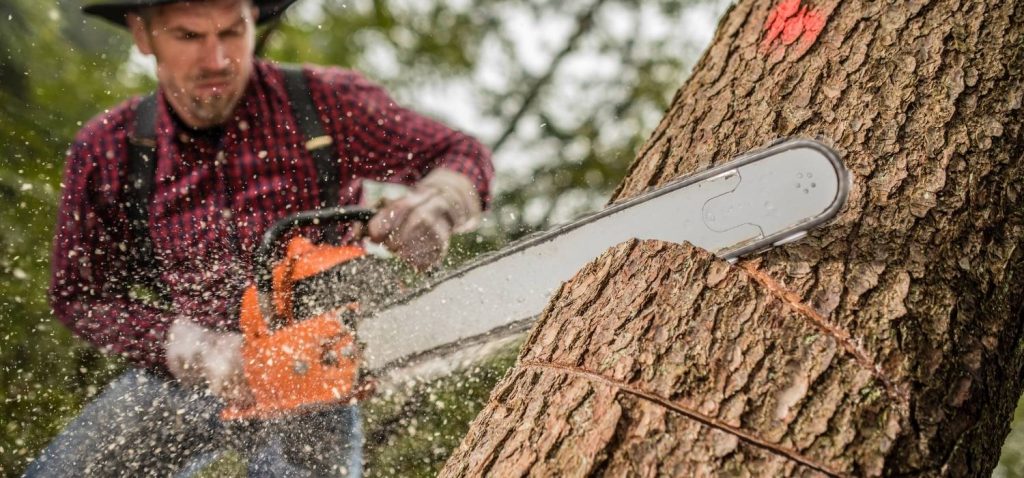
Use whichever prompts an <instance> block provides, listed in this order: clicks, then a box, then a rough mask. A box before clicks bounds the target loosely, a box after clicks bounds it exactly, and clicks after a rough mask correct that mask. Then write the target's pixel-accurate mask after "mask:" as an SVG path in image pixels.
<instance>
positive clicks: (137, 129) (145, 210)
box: [124, 94, 157, 273]
mask: <svg viewBox="0 0 1024 478" xmlns="http://www.w3.org/2000/svg"><path fill="white" fill-rule="evenodd" d="M156 106H157V104H156V94H150V95H147V96H146V97H144V98H143V99H142V101H141V102H139V104H138V106H136V107H135V125H134V128H133V129H132V131H131V132H130V134H129V135H128V172H127V174H126V175H125V185H124V192H125V196H124V197H125V202H126V204H125V206H126V208H127V213H128V225H129V227H130V229H131V234H132V236H133V237H132V244H131V247H132V248H134V250H133V251H132V255H134V256H136V257H137V258H138V260H139V262H138V264H139V266H140V267H141V268H142V269H143V270H144V272H147V273H155V272H156V271H155V266H156V257H155V255H154V253H153V241H152V238H150V236H149V203H150V201H151V199H152V195H153V183H154V182H155V176H156V116H157V114H156V113H157V111H156Z"/></svg>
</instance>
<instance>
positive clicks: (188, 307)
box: [50, 61, 493, 368]
mask: <svg viewBox="0 0 1024 478" xmlns="http://www.w3.org/2000/svg"><path fill="white" fill-rule="evenodd" d="M304 73H305V75H306V78H307V80H308V83H309V88H310V93H311V95H312V98H313V102H314V104H315V105H316V106H317V108H318V110H319V112H320V115H321V118H320V119H321V122H322V124H323V125H324V128H325V130H326V131H327V133H328V134H329V135H330V136H331V137H332V139H333V140H334V145H335V148H336V150H337V152H338V154H339V155H340V156H341V161H340V162H339V173H340V174H339V177H340V178H341V181H342V182H341V185H342V187H341V188H340V194H341V197H340V198H339V199H340V204H358V203H359V202H360V200H361V198H362V191H361V188H360V184H361V179H364V178H366V179H372V180H375V181H390V182H399V183H404V184H412V183H415V182H416V181H417V180H419V179H420V178H422V177H423V176H424V175H425V174H426V173H427V172H428V171H430V170H431V169H433V168H436V167H444V168H449V169H452V170H454V171H457V172H460V173H462V174H464V175H466V176H467V177H469V178H470V179H471V180H472V181H473V183H474V184H475V185H476V187H477V190H478V191H479V193H480V196H481V198H483V201H484V203H485V205H486V203H487V202H488V201H489V185H490V181H491V178H492V176H493V167H492V165H491V161H490V154H489V152H488V151H487V150H486V149H485V148H484V147H483V146H481V145H480V144H479V143H478V142H477V141H476V140H474V139H473V138H471V137H469V136H467V135H465V134H462V133H459V132H457V131H453V130H451V129H449V128H447V127H445V126H443V125H441V124H440V123H438V122H436V121H434V120H431V119H429V118H426V117H424V116H421V115H419V114H417V113H415V112H413V111H410V110H408V109H405V108H402V107H400V106H398V105H396V104H395V103H394V102H393V101H392V100H391V99H390V98H389V97H388V95H387V93H385V92H384V90H383V89H381V88H380V87H378V86H376V85H374V84H371V83H369V82H368V81H366V80H365V79H364V78H363V77H361V76H360V75H358V74H356V73H354V72H351V71H346V70H342V69H338V68H322V67H315V66H307V67H305V68H304ZM283 81H284V79H283V75H282V73H281V70H280V69H278V68H277V67H276V66H275V65H273V64H272V63H266V62H259V61H258V62H257V63H256V66H255V70H254V73H253V76H252V78H251V79H250V81H249V85H248V87H247V91H246V93H245V95H244V96H243V98H242V100H241V101H240V102H239V105H238V106H237V108H236V110H235V115H234V118H233V119H232V120H230V121H228V122H227V123H226V124H225V125H223V126H224V127H223V131H222V132H220V134H213V135H211V134H201V133H200V134H197V133H196V132H191V131H189V130H188V129H187V128H184V127H181V126H180V125H179V123H178V122H177V121H176V120H175V119H174V118H173V117H172V116H171V115H170V113H169V112H168V107H169V106H168V104H167V103H166V101H165V99H164V98H163V95H162V94H161V95H158V105H159V107H158V111H159V115H158V118H157V123H156V131H157V151H158V161H157V166H156V179H155V182H154V187H153V200H152V203H151V205H150V208H149V214H150V222H149V224H150V235H151V236H152V241H153V246H154V249H155V255H156V257H157V261H158V262H159V263H160V265H161V266H160V268H159V269H160V270H159V273H158V278H159V280H160V281H161V282H162V283H163V284H164V285H165V287H166V289H167V292H168V296H169V299H170V301H171V305H172V309H171V311H164V310H159V309H157V308H155V307H151V306H148V305H146V303H144V302H143V301H141V300H137V299H133V298H130V297H129V291H130V288H131V285H132V284H135V283H137V282H139V281H138V277H141V276H145V275H147V273H148V272H150V271H144V270H140V267H141V266H140V265H139V264H140V263H141V261H140V259H139V258H138V257H137V256H136V255H134V254H133V252H134V251H133V244H134V243H133V241H132V238H131V235H130V234H131V229H130V228H129V227H128V214H127V210H126V208H125V207H124V199H125V198H126V196H125V194H124V192H123V181H124V177H125V172H126V171H127V164H128V161H129V158H128V134H129V129H130V128H131V127H132V125H133V124H134V109H135V106H136V105H137V104H138V102H139V98H134V99H132V100H128V101H126V102H124V103H122V104H121V105H119V106H117V107H116V108H114V109H111V110H108V111H106V112H104V113H103V114H101V115H99V116H97V117H96V118H94V119H92V120H91V121H90V122H89V123H88V124H86V125H85V126H84V127H83V128H82V130H81V131H79V133H78V135H77V136H76V138H75V142H74V144H73V145H72V147H71V149H70V151H69V153H68V158H67V164H66V166H65V171H64V181H63V194H62V198H61V203H60V210H59V215H58V220H57V231H56V239H55V243H54V253H53V276H52V284H51V288H50V293H51V300H52V303H53V308H54V312H55V313H56V315H57V317H58V318H59V319H60V320H61V321H62V322H63V323H64V324H66V325H67V326H68V327H69V328H70V329H71V330H72V331H74V332H75V333H76V334H78V335H79V336H81V337H83V338H85V339H86V340H88V341H90V342H92V343H93V344H95V345H97V346H99V347H101V348H104V349H106V350H109V351H111V352H115V353H119V354H121V355H123V356H125V357H126V358H128V359H129V360H131V361H133V362H135V363H137V364H140V365H143V366H149V367H158V368H159V367H162V366H163V359H164V355H163V347H162V343H163V341H164V336H165V332H166V329H167V327H168V326H169V325H170V323H171V322H172V321H173V320H175V319H176V318H178V317H188V318H191V319H192V320H194V321H196V322H197V323H201V324H205V325H207V326H210V327H214V328H220V329H235V328H237V321H238V305H239V303H240V297H241V292H242V290H243V289H244V287H245V286H246V285H247V284H249V283H250V282H251V280H252V277H253V273H252V267H251V265H252V259H253V254H254V252H255V250H256V247H257V245H258V241H259V238H260V236H261V235H262V234H263V231H264V230H265V229H266V228H267V227H268V226H269V225H270V224H272V223H273V222H274V221H276V220H278V219H280V218H282V217H284V216H286V215H289V214H291V213H294V212H297V211H301V210H305V209H312V208H314V207H315V205H316V202H317V198H318V197H319V190H318V184H317V181H316V177H315V174H316V169H315V167H314V163H313V158H312V157H311V155H310V154H309V152H308V151H307V150H306V149H305V146H304V142H305V139H306V138H303V137H302V135H301V133H300V132H299V131H298V129H297V127H296V122H295V118H294V115H293V112H292V111H291V108H290V106H289V104H288V97H287V94H286V93H285V89H284V83H283Z"/></svg>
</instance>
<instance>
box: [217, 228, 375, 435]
mask: <svg viewBox="0 0 1024 478" xmlns="http://www.w3.org/2000/svg"><path fill="white" fill-rule="evenodd" d="M364 255H365V250H364V249H363V248H361V247H358V246H332V245H317V244H313V243H312V242H311V241H309V240H308V239H306V238H304V237H294V238H292V239H291V240H290V241H289V242H288V246H287V250H286V253H285V256H284V258H283V259H281V260H280V261H279V262H278V263H277V264H276V265H275V266H274V268H273V294H272V303H273V312H274V314H275V316H274V317H273V318H268V317H264V314H263V313H262V312H261V308H260V304H259V297H258V292H257V289H256V286H254V285H253V286H250V287H249V288H247V289H246V291H245V293H244V295H243V297H242V307H241V317H240V325H241V329H242V334H243V336H244V340H243V345H242V357H243V359H244V361H245V368H244V370H245V378H246V380H247V381H248V385H249V388H250V390H251V391H252V395H253V398H254V401H253V403H250V404H247V406H245V407H240V406H234V405H230V406H228V407H226V408H225V409H224V411H223V413H222V418H223V419H225V420H239V419H273V418H278V417H281V416H284V415H288V414H291V413H296V412H299V411H302V410H309V409H316V408H317V407H321V406H325V405H332V404H338V403H349V402H350V401H351V400H354V399H357V398H360V393H359V392H360V390H361V387H360V383H359V354H358V346H357V344H356V343H355V338H354V337H353V335H352V331H351V330H350V329H349V328H348V327H347V326H345V324H344V323H343V322H342V320H341V317H340V314H341V313H342V312H343V311H342V310H332V311H328V312H325V313H322V314H319V315H316V316H314V317H309V318H297V317H294V312H293V310H294V308H293V305H294V304H293V301H294V300H295V298H294V297H293V295H292V291H293V289H294V286H295V284H296V283H297V282H298V281H300V280H302V279H306V278H309V277H312V276H314V275H316V274H319V273H321V272H323V271H326V270H329V269H331V268H333V267H336V266H338V265H341V264H344V263H346V262H348V261H351V260H353V259H357V258H360V257H363V256H364ZM347 307H348V308H350V309H352V310H353V311H354V310H355V309H357V308H358V304H356V303H351V304H348V306H347Z"/></svg>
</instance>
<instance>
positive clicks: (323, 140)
mask: <svg viewBox="0 0 1024 478" xmlns="http://www.w3.org/2000/svg"><path fill="white" fill-rule="evenodd" d="M333 142H334V140H333V139H331V137H330V136H328V135H323V136H317V137H315V138H312V139H310V140H309V141H306V150H307V151H313V150H314V149H320V148H326V147H327V146H330V145H331V143H333Z"/></svg>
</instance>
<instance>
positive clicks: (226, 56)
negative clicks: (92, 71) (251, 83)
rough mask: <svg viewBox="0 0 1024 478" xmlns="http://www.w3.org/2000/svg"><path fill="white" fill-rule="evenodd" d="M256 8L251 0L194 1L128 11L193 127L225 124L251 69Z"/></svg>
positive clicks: (161, 76) (134, 32)
mask: <svg viewBox="0 0 1024 478" xmlns="http://www.w3.org/2000/svg"><path fill="white" fill-rule="evenodd" d="M256 14H257V12H256V8H254V7H253V6H252V3H251V1H250V0H193V1H183V2H177V3H171V4H168V5H161V6H158V7H153V8H151V9H149V10H148V11H147V12H146V13H145V17H146V20H143V19H142V17H140V16H137V15H129V16H128V23H129V26H130V28H131V30H132V36H133V37H134V39H135V44H136V45H137V46H138V47H139V50H140V51H142V53H144V54H152V55H154V56H156V64H157V68H156V75H157V79H158V80H159V81H160V86H161V87H162V88H163V90H164V94H165V95H166V96H167V99H168V101H169V102H170V103H171V106H173V107H174V111H175V112H176V113H178V116H179V117H181V119H182V120H184V121H185V123H187V124H188V125H189V126H192V127H194V128H205V127H209V126H214V125H218V124H221V123H223V122H224V121H226V120H227V119H228V117H229V116H230V115H231V112H232V111H233V110H234V109H235V105H236V104H237V103H238V100H239V99H240V98H241V97H242V94H243V93H244V92H245V87H246V84H247V82H248V80H249V75H250V74H251V73H252V65H253V50H254V48H255V18H256Z"/></svg>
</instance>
